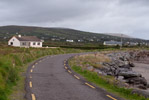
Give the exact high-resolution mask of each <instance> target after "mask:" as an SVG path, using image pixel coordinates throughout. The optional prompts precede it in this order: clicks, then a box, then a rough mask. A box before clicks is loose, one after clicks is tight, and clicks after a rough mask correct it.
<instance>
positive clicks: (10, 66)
mask: <svg viewBox="0 0 149 100" xmlns="http://www.w3.org/2000/svg"><path fill="white" fill-rule="evenodd" d="M102 50H118V49H116V48H108V49H94V50H87V49H86V50H83V49H74V48H53V49H50V48H17V47H9V46H6V45H1V48H0V100H8V99H9V100H23V93H24V79H25V76H24V75H23V74H24V73H25V72H26V69H27V66H28V64H29V63H30V62H32V61H34V60H36V59H38V58H40V57H43V56H46V55H56V54H66V53H81V52H94V51H102ZM8 97H9V98H8ZM21 98H22V99H21Z"/></svg>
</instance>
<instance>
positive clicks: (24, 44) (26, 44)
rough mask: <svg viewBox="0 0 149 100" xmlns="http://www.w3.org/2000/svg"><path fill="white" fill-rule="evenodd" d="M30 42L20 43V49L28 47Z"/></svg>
mask: <svg viewBox="0 0 149 100" xmlns="http://www.w3.org/2000/svg"><path fill="white" fill-rule="evenodd" d="M29 46H30V41H20V47H29Z"/></svg>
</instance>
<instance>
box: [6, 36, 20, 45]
mask: <svg viewBox="0 0 149 100" xmlns="http://www.w3.org/2000/svg"><path fill="white" fill-rule="evenodd" d="M11 43H13V44H12V46H15V47H18V46H20V41H19V40H18V39H17V38H16V37H12V38H11V39H10V40H9V41H8V45H11Z"/></svg>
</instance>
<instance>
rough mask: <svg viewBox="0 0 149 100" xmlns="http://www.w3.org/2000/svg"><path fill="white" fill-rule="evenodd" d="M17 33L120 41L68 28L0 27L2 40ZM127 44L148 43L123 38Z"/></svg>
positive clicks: (54, 37) (59, 37)
mask: <svg viewBox="0 0 149 100" xmlns="http://www.w3.org/2000/svg"><path fill="white" fill-rule="evenodd" d="M16 33H18V34H21V35H34V36H37V37H39V38H41V39H44V40H45V41H51V40H53V41H66V39H72V40H74V41H76V42H78V40H80V41H81V42H96V43H102V42H103V41H108V40H116V41H120V40H121V38H120V37H118V36H111V35H107V34H104V33H91V32H84V31H79V30H74V29H68V28H44V27H33V26H2V27H0V40H1V41H4V40H8V39H9V38H10V37H12V36H13V35H16ZM123 41H125V42H128V41H130V42H148V41H146V40H141V39H135V38H123Z"/></svg>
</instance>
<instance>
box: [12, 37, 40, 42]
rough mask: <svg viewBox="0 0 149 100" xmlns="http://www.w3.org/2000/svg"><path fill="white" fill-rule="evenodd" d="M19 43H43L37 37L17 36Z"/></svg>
mask: <svg viewBox="0 0 149 100" xmlns="http://www.w3.org/2000/svg"><path fill="white" fill-rule="evenodd" d="M15 37H16V38H17V39H18V40H19V41H41V40H40V39H39V38H37V37H36V36H21V37H18V36H15Z"/></svg>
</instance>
